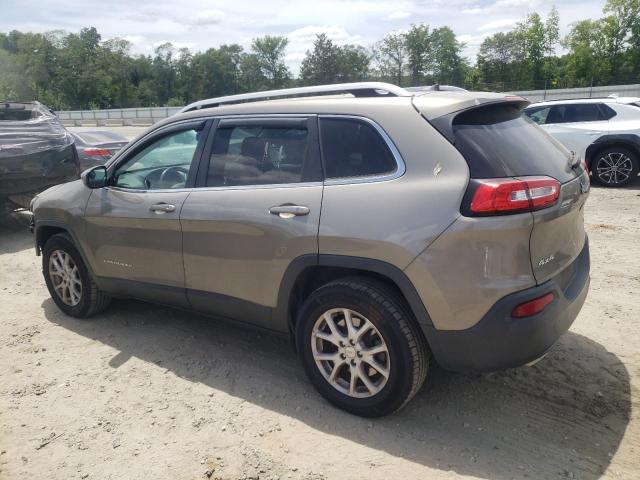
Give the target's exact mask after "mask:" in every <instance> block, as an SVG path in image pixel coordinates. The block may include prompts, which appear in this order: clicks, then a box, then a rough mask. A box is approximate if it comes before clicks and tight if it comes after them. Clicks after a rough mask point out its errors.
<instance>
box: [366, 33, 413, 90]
mask: <svg viewBox="0 0 640 480" xmlns="http://www.w3.org/2000/svg"><path fill="white" fill-rule="evenodd" d="M374 51H375V57H376V61H377V63H378V68H379V70H380V75H381V76H382V77H383V78H386V79H389V80H391V81H392V82H394V83H396V84H397V85H399V86H402V84H403V78H404V75H405V72H406V69H407V47H406V44H405V39H404V35H403V34H402V33H400V32H391V33H388V34H387V35H385V36H384V38H383V39H382V40H381V41H380V42H378V44H377V46H376V47H375V49H374Z"/></svg>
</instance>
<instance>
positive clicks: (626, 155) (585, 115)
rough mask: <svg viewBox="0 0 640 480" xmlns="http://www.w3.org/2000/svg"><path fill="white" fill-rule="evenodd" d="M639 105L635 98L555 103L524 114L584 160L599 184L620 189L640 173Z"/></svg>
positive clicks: (537, 105) (532, 106)
mask: <svg viewBox="0 0 640 480" xmlns="http://www.w3.org/2000/svg"><path fill="white" fill-rule="evenodd" d="M639 105H640V99H638V98H635V97H607V98H588V99H578V100H554V101H549V102H542V103H536V104H533V105H530V106H529V107H527V108H526V109H525V113H526V114H527V115H528V116H529V118H531V119H532V120H533V121H534V122H536V123H537V124H539V125H541V126H542V127H543V128H544V129H545V130H547V131H548V132H549V133H550V134H551V135H553V136H554V137H555V138H556V139H558V140H559V141H560V142H562V143H563V144H564V145H565V146H566V147H567V148H569V149H570V150H572V151H573V152H575V154H576V155H577V156H579V157H581V158H583V159H584V160H585V162H586V164H587V166H588V168H589V169H590V170H591V172H592V174H593V178H594V180H596V181H597V182H598V183H599V184H601V185H604V186H606V187H623V186H625V185H627V184H629V183H630V182H631V181H633V180H634V179H635V178H636V177H637V176H638V171H639V170H640V108H639Z"/></svg>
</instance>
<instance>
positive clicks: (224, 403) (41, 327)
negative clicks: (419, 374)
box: [0, 182, 640, 480]
mask: <svg viewBox="0 0 640 480" xmlns="http://www.w3.org/2000/svg"><path fill="white" fill-rule="evenodd" d="M638 183H640V182H638ZM586 208H587V212H586V223H587V230H588V232H589V235H590V239H591V255H592V257H591V258H592V270H591V272H592V283H591V292H590V294H589V296H588V298H587V301H586V304H585V306H584V308H583V310H582V312H581V313H580V315H579V317H578V318H577V320H576V322H575V324H574V325H573V327H572V328H571V330H570V332H568V333H567V334H566V335H565V336H564V337H563V338H562V339H561V340H560V342H559V343H558V345H557V346H556V347H555V348H554V349H553V350H552V351H551V352H550V353H549V355H548V356H547V357H546V358H545V359H543V360H542V361H541V362H540V363H538V364H537V365H536V366H534V367H531V368H521V369H517V370H511V371H507V372H503V373H496V374H490V375H471V376H469V375H456V374H450V373H446V372H443V371H440V370H438V369H435V368H434V369H432V370H431V373H430V376H429V379H428V382H427V385H426V386H425V388H423V389H422V391H421V392H420V393H419V394H418V395H417V396H416V397H415V398H414V399H413V401H412V402H410V404H409V405H408V406H407V407H406V408H405V409H403V410H402V411H400V412H399V413H397V414H395V415H392V416H389V417H386V418H383V419H377V420H366V419H361V418H358V417H354V416H351V415H348V414H346V413H343V412H341V411H339V410H336V409H335V408H333V407H331V406H329V405H328V404H327V403H326V402H325V401H324V400H323V399H322V398H321V397H320V396H319V395H318V394H316V392H315V391H314V389H313V388H312V386H311V385H310V383H309V382H308V381H307V380H306V378H305V376H304V372H303V370H302V368H301V367H300V365H299V363H298V361H297V359H296V357H295V355H294V353H293V352H292V350H291V348H290V347H289V345H288V343H287V341H286V339H283V338H281V337H277V336H273V335H271V334H267V333H265V332H255V331H252V330H248V329H244V328H241V327H238V326H234V325H231V324H228V323H225V322H223V321H219V320H213V319H210V318H205V317H200V316H197V315H193V314H188V313H184V312H180V311H175V310H171V309H168V308H163V307H158V306H153V305H149V304H145V303H141V302H135V301H124V300H121V301H116V302H114V304H113V305H112V307H111V308H110V309H109V310H108V311H107V312H106V313H104V314H101V315H99V316H97V317H95V318H93V319H91V320H85V321H83V320H77V319H74V318H70V317H66V316H64V315H63V314H61V313H60V312H59V311H58V310H57V308H56V307H55V305H54V303H53V301H52V300H51V299H50V298H49V295H48V293H47V290H46V288H45V285H44V281H43V279H42V275H41V267H40V263H39V262H40V258H37V257H36V256H35V255H34V249H33V239H32V236H31V235H30V234H29V233H28V232H27V231H25V229H24V228H23V225H22V224H20V221H18V220H15V219H13V220H7V221H5V226H4V227H2V228H1V229H0V478H2V479H32V478H47V479H53V478H55V479H75V478H80V479H86V478H88V479H165V478H166V479H179V480H181V479H188V480H189V479H206V478H212V479H215V478H221V479H239V478H254V479H257V478H260V479H268V478H292V479H308V480H311V479H325V478H326V479H362V478H365V477H366V478H368V479H390V478H402V479H413V478H422V479H454V478H455V479H459V478H479V479H496V480H508V479H523V478H529V479H545V480H546V479H554V478H569V479H596V478H623V479H638V478H640V416H639V414H638V408H639V407H640V403H639V402H640V391H639V387H640V347H639V339H640V336H639V334H640V324H639V320H640V318H639V313H640V311H639V310H640V309H639V308H638V307H639V306H640V297H639V295H638V294H639V293H640V255H639V254H638V248H639V247H640V186H639V185H636V186H635V187H632V188H627V189H622V190H605V189H599V188H594V189H593V190H592V194H591V197H590V199H589V201H588V204H587V207H586Z"/></svg>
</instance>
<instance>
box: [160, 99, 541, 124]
mask: <svg viewBox="0 0 640 480" xmlns="http://www.w3.org/2000/svg"><path fill="white" fill-rule="evenodd" d="M503 101H509V102H514V101H515V102H517V103H519V104H521V105H526V104H528V103H529V102H528V101H527V100H525V99H524V98H522V97H517V96H514V95H509V94H502V93H491V92H469V91H446V90H445V91H434V90H432V91H426V92H418V93H415V94H414V93H409V92H407V95H404V96H366V97H364V96H363V97H360V96H353V95H351V94H337V95H335V94H334V95H322V96H313V97H311V96H304V97H295V98H285V99H272V100H260V101H251V102H245V103H232V104H224V105H220V106H215V107H210V108H201V109H199V110H192V111H187V112H184V113H178V114H176V115H174V116H172V117H169V118H167V119H165V120H163V121H161V122H159V124H158V126H162V125H165V124H169V123H173V122H175V121H178V120H186V119H190V118H193V119H195V118H202V117H213V116H226V115H269V114H300V115H303V114H319V115H330V114H340V115H355V116H364V117H374V118H375V117H376V116H377V117H381V116H383V115H384V113H385V111H391V110H397V109H406V108H407V107H411V108H416V109H418V110H419V112H420V113H421V114H423V115H424V116H425V117H426V118H427V119H432V118H437V117H439V116H442V115H446V114H449V113H452V112H455V111H459V110H463V109H466V108H470V107H473V106H477V105H481V104H483V103H491V102H503Z"/></svg>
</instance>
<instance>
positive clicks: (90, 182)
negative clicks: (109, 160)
mask: <svg viewBox="0 0 640 480" xmlns="http://www.w3.org/2000/svg"><path fill="white" fill-rule="evenodd" d="M81 178H82V182H83V183H84V184H85V185H86V186H87V187H89V188H102V187H105V186H106V185H107V167H105V166H104V165H98V166H97V167H93V168H90V169H89V170H85V171H84V172H83V173H82V177H81Z"/></svg>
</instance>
